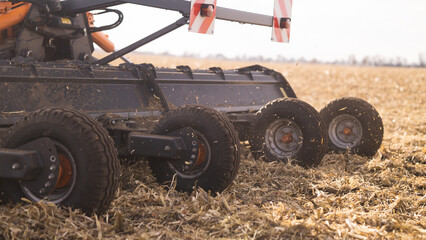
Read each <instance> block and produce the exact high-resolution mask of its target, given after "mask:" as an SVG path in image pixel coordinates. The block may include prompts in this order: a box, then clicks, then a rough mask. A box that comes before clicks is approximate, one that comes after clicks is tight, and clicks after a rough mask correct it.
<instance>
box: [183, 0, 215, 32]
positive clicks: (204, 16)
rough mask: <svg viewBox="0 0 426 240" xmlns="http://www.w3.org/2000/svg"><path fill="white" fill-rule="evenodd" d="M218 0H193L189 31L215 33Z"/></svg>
mask: <svg viewBox="0 0 426 240" xmlns="http://www.w3.org/2000/svg"><path fill="white" fill-rule="evenodd" d="M216 3H217V0H192V1H191V13H190V15H189V31H190V32H196V33H203V34H213V32H214V22H215V19H216Z"/></svg>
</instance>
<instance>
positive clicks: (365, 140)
mask: <svg viewBox="0 0 426 240" xmlns="http://www.w3.org/2000/svg"><path fill="white" fill-rule="evenodd" d="M320 115H321V118H322V119H323V121H324V124H325V125H326V129H327V133H328V139H329V141H328V151H329V152H334V153H345V152H348V151H349V152H350V153H353V154H358V155H361V156H374V154H376V152H377V150H378V149H379V148H380V145H381V144H382V140H383V122H382V118H381V117H380V115H379V113H378V112H377V110H376V109H375V108H374V107H373V106H372V105H371V104H369V103H368V102H366V101H364V100H362V99H359V98H353V97H348V98H341V99H337V100H335V101H332V102H331V103H329V104H328V105H327V106H326V107H324V108H323V109H322V110H321V111H320Z"/></svg>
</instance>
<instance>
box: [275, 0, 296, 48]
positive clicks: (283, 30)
mask: <svg viewBox="0 0 426 240" xmlns="http://www.w3.org/2000/svg"><path fill="white" fill-rule="evenodd" d="M274 1H275V6H274V24H273V26H272V41H275V42H285V43H288V42H289V41H290V29H291V12H292V8H293V0H274Z"/></svg>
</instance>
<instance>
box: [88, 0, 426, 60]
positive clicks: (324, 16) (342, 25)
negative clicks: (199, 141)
mask: <svg viewBox="0 0 426 240" xmlns="http://www.w3.org/2000/svg"><path fill="white" fill-rule="evenodd" d="M218 6H221V7H228V8H233V9H237V10H243V11H250V12H256V13H261V14H266V15H272V13H273V8H274V1H273V0H218ZM113 8H115V9H119V10H120V11H122V12H123V14H124V21H123V23H122V24H121V25H120V26H119V27H117V28H115V29H113V30H109V31H106V32H105V33H106V34H108V35H109V37H110V39H111V40H112V41H113V42H114V43H115V45H116V49H120V48H123V47H125V46H127V45H129V44H131V43H133V42H135V41H137V40H139V39H141V38H143V37H145V36H147V35H149V34H151V33H153V32H155V31H157V30H159V29H160V28H162V27H165V26H166V25H168V24H170V23H173V22H174V21H176V20H177V19H179V18H180V14H179V13H177V12H173V11H166V10H162V9H155V8H150V7H145V6H138V5H133V4H124V5H120V6H116V7H113ZM115 19H116V18H115V16H113V15H112V14H111V15H107V14H104V15H101V16H95V21H96V22H95V25H96V26H101V25H105V24H109V23H112V22H113V21H115ZM271 34H272V29H271V28H268V27H261V26H253V25H248V24H239V23H232V22H227V21H223V20H216V25H215V31H214V35H203V34H197V33H190V32H188V27H187V25H186V26H183V27H181V28H179V29H177V30H175V31H174V32H172V33H170V34H168V35H165V36H163V37H162V38H160V39H158V40H156V41H154V42H151V43H149V44H148V45H145V46H143V47H141V48H139V49H138V51H141V52H153V53H164V52H169V53H171V54H174V55H182V54H184V53H191V54H199V55H200V56H202V57H205V56H208V55H216V54H223V55H224V56H226V57H230V58H233V57H237V56H248V57H250V56H263V57H264V58H276V57H277V56H282V57H286V58H295V59H299V58H301V57H304V58H305V59H313V58H316V59H318V60H322V61H333V60H336V59H337V60H339V59H347V58H348V56H350V55H355V57H356V58H357V60H361V59H362V58H363V57H365V56H382V57H385V58H396V57H403V58H405V59H407V60H408V63H417V62H418V61H419V54H420V53H424V54H426V0H322V1H320V0H293V16H292V29H291V40H290V43H275V42H272V41H271Z"/></svg>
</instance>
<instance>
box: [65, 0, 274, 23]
mask: <svg viewBox="0 0 426 240" xmlns="http://www.w3.org/2000/svg"><path fill="white" fill-rule="evenodd" d="M124 3H132V4H137V5H142V6H148V7H154V8H160V9H166V10H171V11H177V12H179V13H181V14H182V15H183V16H189V14H190V11H191V2H189V1H185V0H65V1H63V2H62V11H61V13H62V14H64V15H70V14H76V13H81V12H87V11H92V10H96V9H103V8H106V7H111V6H116V5H120V4H124ZM216 18H217V19H220V20H225V21H231V22H239V23H248V24H254V25H260V26H267V27H272V26H273V17H272V16H268V15H262V14H257V13H250V12H245V11H239V10H234V9H229V8H223V7H217V10H216Z"/></svg>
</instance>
